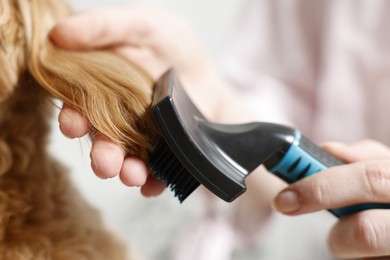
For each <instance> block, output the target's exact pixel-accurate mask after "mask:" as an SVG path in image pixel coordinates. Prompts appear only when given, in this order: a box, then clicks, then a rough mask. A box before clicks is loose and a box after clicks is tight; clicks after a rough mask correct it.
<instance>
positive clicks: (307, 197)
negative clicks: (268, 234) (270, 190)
mask: <svg viewBox="0 0 390 260" xmlns="http://www.w3.org/2000/svg"><path fill="white" fill-rule="evenodd" d="M389 190H390V160H373V161H364V162H357V163H353V164H349V165H341V166H337V167H332V168H329V169H327V170H325V171H323V172H320V173H317V174H314V175H312V176H309V177H307V178H304V179H302V180H300V181H299V182H296V183H294V184H292V185H290V186H289V187H288V188H286V189H285V190H283V191H282V192H281V193H279V194H278V196H276V198H275V200H274V207H275V209H276V210H278V211H280V212H282V213H285V214H290V215H296V214H302V213H307V212H312V211H316V210H320V209H330V208H338V207H344V206H347V205H353V204H358V203H364V202H388V201H390V192H388V191H389Z"/></svg>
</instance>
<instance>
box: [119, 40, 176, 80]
mask: <svg viewBox="0 0 390 260" xmlns="http://www.w3.org/2000/svg"><path fill="white" fill-rule="evenodd" d="M117 52H118V53H119V54H121V55H122V56H123V57H125V58H127V59H128V60H131V61H132V62H134V63H135V64H137V65H138V66H140V67H141V68H143V69H144V70H145V71H146V72H147V73H148V74H149V75H151V76H152V78H153V79H154V80H157V79H158V78H159V77H160V76H161V75H162V74H163V73H164V72H165V71H167V70H168V68H169V67H171V66H172V65H171V64H170V63H168V62H167V60H166V59H164V58H162V57H160V56H159V55H157V54H156V53H155V52H154V51H153V50H152V49H150V48H142V47H134V46H126V47H119V48H117Z"/></svg>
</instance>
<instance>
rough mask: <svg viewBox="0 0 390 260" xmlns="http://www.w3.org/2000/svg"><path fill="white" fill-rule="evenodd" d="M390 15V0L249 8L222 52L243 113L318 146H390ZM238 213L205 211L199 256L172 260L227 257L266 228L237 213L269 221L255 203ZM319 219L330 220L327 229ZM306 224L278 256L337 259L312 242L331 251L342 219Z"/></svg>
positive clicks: (266, 1) (274, 0)
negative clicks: (329, 236) (367, 142)
mask: <svg viewBox="0 0 390 260" xmlns="http://www.w3.org/2000/svg"><path fill="white" fill-rule="evenodd" d="M389 13H390V1H387V0H323V1H320V0H263V1H260V0H251V1H248V4H247V6H246V8H245V10H244V13H243V16H242V19H241V20H240V21H239V24H238V27H237V28H236V30H235V34H234V35H233V37H232V40H231V41H230V42H229V44H228V48H227V49H226V51H225V52H224V55H223V60H222V62H221V67H222V71H223V72H224V74H225V75H226V78H227V79H228V80H229V81H230V82H231V83H232V85H233V86H235V88H236V89H238V90H239V92H240V93H241V94H240V95H242V97H241V98H242V100H243V102H242V106H243V109H246V113H248V114H250V116H251V117H252V119H253V120H261V121H269V122H278V123H284V124H290V125H294V126H296V127H297V128H299V129H300V130H301V131H302V132H303V133H304V134H305V135H306V136H308V137H310V138H312V139H313V140H315V141H317V142H321V141H330V140H332V141H344V142H353V141H358V140H361V139H365V138H373V139H377V140H379V141H381V142H384V143H385V144H387V145H390V116H389V111H390V15H389ZM239 203H241V202H239ZM232 210H233V211H234V210H235V211H236V212H230V214H226V212H224V213H223V214H225V215H228V216H230V217H225V215H223V214H218V212H213V213H212V214H211V215H210V212H209V213H207V214H209V215H207V214H206V217H205V218H204V219H203V221H200V222H199V226H198V227H199V228H198V229H196V228H195V229H194V230H198V231H196V232H194V233H192V234H194V235H193V237H194V239H195V240H196V241H197V247H196V250H195V251H196V252H194V255H192V258H185V254H184V255H181V257H179V258H175V259H180V260H181V259H213V260H220V259H221V260H222V259H229V257H230V253H231V252H232V250H233V249H234V247H235V246H236V245H237V244H240V242H239V239H238V238H240V237H241V238H242V237H245V236H242V234H248V233H250V234H251V236H250V238H253V237H254V236H253V234H252V233H253V230H259V226H258V225H256V224H254V223H253V222H251V224H252V225H253V226H252V227H253V229H252V230H251V229H250V228H249V229H248V227H247V225H240V224H237V222H235V221H234V220H233V219H234V218H231V216H232V215H237V214H241V215H244V216H245V215H246V216H248V217H249V216H250V217H251V218H253V217H254V216H255V217H256V216H257V217H258V220H259V223H262V222H263V221H264V218H263V216H265V215H266V214H265V213H264V211H263V212H262V211H261V210H259V209H257V208H254V207H253V205H252V206H250V207H249V206H247V205H244V204H242V205H241V206H240V205H239V206H237V205H235V206H233V207H232ZM264 210H265V211H266V210H267V209H266V208H264ZM318 218H322V219H323V221H324V223H327V224H324V225H323V227H324V228H323V230H320V229H321V228H322V227H321V225H318V223H321V220H320V221H318ZM304 219H305V221H304V222H305V223H303V228H302V230H300V229H299V230H298V231H297V230H296V229H294V226H291V225H293V224H291V225H290V224H287V225H285V226H284V227H285V232H284V233H282V235H279V236H277V235H276V236H274V237H276V238H277V241H275V243H280V244H283V241H285V240H286V239H287V238H288V237H290V238H291V233H292V232H299V235H300V236H299V238H296V240H302V241H304V242H303V244H302V245H298V244H297V243H296V242H297V241H295V240H294V241H293V243H294V249H288V248H287V247H288V246H286V247H284V248H281V250H285V251H286V253H285V254H279V255H278V256H280V259H314V258H311V257H313V252H317V255H315V259H330V256H328V255H325V254H319V255H318V252H322V251H320V249H318V246H317V245H315V243H314V244H313V241H316V240H318V243H323V244H324V245H325V243H326V242H325V241H326V231H327V230H328V229H329V226H330V224H331V223H333V222H334V221H335V220H334V219H332V220H329V219H326V218H324V217H323V215H310V216H308V217H307V218H306V217H304ZM236 220H237V219H236ZM240 221H241V222H245V221H247V219H246V218H245V217H243V218H241V219H240ZM279 221H280V223H276V224H275V223H274V224H275V225H279V226H283V224H281V223H282V222H288V221H290V222H291V223H295V225H297V226H299V225H300V224H297V223H296V222H293V221H295V220H291V219H289V218H281V219H279ZM313 223H315V224H313ZM237 227H246V228H242V229H240V228H237ZM247 230H250V231H252V232H247ZM318 230H320V231H318ZM271 233H272V232H271ZM271 233H269V234H268V235H269V236H270V237H272V235H271ZM238 234H240V236H239V235H238ZM311 234H315V236H313V235H311ZM293 235H295V234H293ZM305 238H306V240H305ZM309 239H310V240H309ZM199 243H202V244H203V245H201V246H200V245H199ZM217 243H219V244H218V246H217V245H215V244H217ZM223 243H224V244H223ZM305 243H306V244H305ZM318 243H317V244H318ZM289 244H291V243H290V242H288V243H286V245H289ZM308 244H310V245H311V246H310V247H308V246H307V245H308ZM214 245H215V246H216V247H214ZM211 248H214V249H216V248H217V249H216V250H214V251H213V250H212V249H211ZM208 250H210V251H208ZM273 250H275V249H273ZM289 250H290V251H289ZM294 250H295V251H294ZM297 250H301V251H302V252H298V251H297ZM315 250H316V251H315ZM217 251H219V254H218V253H216V252H217ZM303 251H305V252H303ZM207 252H213V253H212V256H210V255H209V257H207V254H208V253H207ZM287 252H294V253H292V254H288V253H287ZM294 254H295V255H294ZM270 255H272V256H273V257H265V258H264V259H279V258H278V257H277V256H276V255H277V253H275V252H274V253H270ZM298 255H299V257H298ZM202 257H203V258H202ZM286 257H287V258H286Z"/></svg>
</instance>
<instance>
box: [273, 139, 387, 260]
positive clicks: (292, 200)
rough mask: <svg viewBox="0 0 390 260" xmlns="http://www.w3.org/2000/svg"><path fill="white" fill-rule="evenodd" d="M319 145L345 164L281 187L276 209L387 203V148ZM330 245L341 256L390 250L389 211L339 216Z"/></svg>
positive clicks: (288, 210)
mask: <svg viewBox="0 0 390 260" xmlns="http://www.w3.org/2000/svg"><path fill="white" fill-rule="evenodd" d="M323 148H324V149H325V150H326V151H328V152H329V153H331V154H333V155H334V156H336V157H337V158H339V159H340V160H342V161H345V162H347V163H349V164H345V165H341V166H336V167H332V168H329V169H327V170H324V171H322V172H320V173H317V174H314V175H312V176H309V177H307V178H305V179H302V180H300V181H299V182H296V183H294V184H292V185H290V186H288V187H287V188H286V189H284V190H283V191H282V192H281V193H279V195H278V196H277V197H276V198H275V200H274V208H275V209H276V210H278V211H280V212H282V213H284V214H288V215H299V214H304V213H308V212H312V211H317V210H321V209H330V208H338V207H344V206H348V205H353V204H360V203H367V202H380V203H389V202H390V192H389V190H390V149H389V148H388V147H386V146H384V145H383V144H380V143H378V142H376V141H372V140H365V141H361V142H358V143H354V144H351V145H346V144H341V143H327V144H324V145H323ZM328 243H329V249H330V251H331V252H332V253H333V254H334V255H335V256H337V257H340V258H362V257H378V256H389V255H390V211H389V210H366V211H362V212H359V213H356V214H353V215H350V216H347V217H344V218H341V219H340V220H339V221H338V222H337V224H336V225H335V226H334V227H333V229H332V231H331V233H330V236H329V241H328Z"/></svg>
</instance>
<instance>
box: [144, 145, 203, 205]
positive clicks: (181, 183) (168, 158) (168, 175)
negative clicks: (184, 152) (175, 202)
mask: <svg viewBox="0 0 390 260" xmlns="http://www.w3.org/2000/svg"><path fill="white" fill-rule="evenodd" d="M149 167H150V169H151V170H152V171H153V173H154V175H155V176H156V178H157V179H159V180H163V181H164V182H165V186H166V187H169V188H170V189H171V191H173V192H174V194H175V197H177V198H178V199H179V201H180V203H181V202H183V201H184V200H185V199H186V198H187V197H188V196H189V195H190V194H191V193H192V192H193V191H194V190H195V189H196V188H197V187H198V186H199V185H200V183H199V182H198V181H197V180H196V179H195V178H194V177H193V176H192V175H191V173H189V172H188V171H187V170H186V168H185V167H184V166H183V164H181V163H180V161H179V160H178V159H177V157H176V156H175V154H174V153H173V152H172V150H171V149H170V147H169V146H168V144H167V143H166V142H165V140H163V139H162V138H161V139H160V140H159V142H158V144H157V146H156V148H155V149H154V151H153V153H152V154H151V155H150V159H149Z"/></svg>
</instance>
